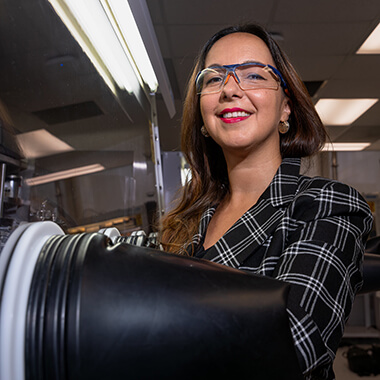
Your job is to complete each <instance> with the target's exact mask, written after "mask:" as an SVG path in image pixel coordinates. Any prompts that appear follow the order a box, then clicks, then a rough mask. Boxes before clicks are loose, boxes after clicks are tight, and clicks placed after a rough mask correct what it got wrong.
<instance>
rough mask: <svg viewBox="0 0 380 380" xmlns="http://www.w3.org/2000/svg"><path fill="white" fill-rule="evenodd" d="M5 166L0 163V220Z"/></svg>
mask: <svg viewBox="0 0 380 380" xmlns="http://www.w3.org/2000/svg"><path fill="white" fill-rule="evenodd" d="M6 169H7V165H6V164H4V163H2V164H1V173H0V218H2V217H3V216H4V215H3V213H4V187H5V175H6V171H7V170H6Z"/></svg>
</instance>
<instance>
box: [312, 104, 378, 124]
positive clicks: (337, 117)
mask: <svg viewBox="0 0 380 380" xmlns="http://www.w3.org/2000/svg"><path fill="white" fill-rule="evenodd" d="M378 100H379V99H320V100H319V101H318V102H317V104H316V106H315V108H316V109H317V112H318V114H319V116H320V118H321V120H322V122H323V123H324V124H326V125H350V124H352V123H353V122H354V121H355V120H356V119H358V118H359V117H360V116H361V115H363V114H364V113H365V112H366V111H367V110H368V109H369V108H371V107H372V106H373V105H374V104H375V103H376V102H377V101H378Z"/></svg>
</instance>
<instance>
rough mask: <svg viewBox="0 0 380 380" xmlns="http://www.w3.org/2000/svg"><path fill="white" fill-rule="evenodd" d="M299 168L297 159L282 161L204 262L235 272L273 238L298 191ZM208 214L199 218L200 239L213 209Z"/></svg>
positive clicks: (205, 257) (208, 253)
mask: <svg viewBox="0 0 380 380" xmlns="http://www.w3.org/2000/svg"><path fill="white" fill-rule="evenodd" d="M299 168H300V159H284V160H283V162H282V164H281V165H280V167H279V169H278V171H277V173H276V175H275V176H274V178H273V180H272V182H271V183H270V185H269V186H268V188H267V189H266V190H265V191H264V193H263V194H262V195H261V197H260V198H259V200H258V201H257V203H256V204H255V205H253V206H252V207H251V208H250V209H249V210H248V211H247V212H246V213H245V214H244V215H243V216H242V217H241V218H240V219H239V220H238V221H237V222H236V223H235V224H234V225H233V226H232V227H231V228H230V229H229V230H228V231H227V232H226V234H225V235H224V236H223V237H222V238H221V239H220V240H219V241H218V242H217V243H216V244H215V245H214V246H213V247H211V248H210V249H208V250H207V252H206V254H205V256H204V259H207V260H211V261H214V262H217V263H220V264H223V265H228V266H231V267H234V268H236V267H239V266H241V265H242V264H243V262H244V261H245V260H246V259H247V258H248V256H250V255H252V254H253V253H254V252H255V251H256V250H257V249H258V248H259V247H260V246H261V245H262V244H263V243H264V242H265V241H266V240H267V239H268V238H269V237H270V236H271V235H272V234H273V232H274V230H275V229H276V227H277V225H278V224H279V222H280V220H281V219H282V217H283V215H284V213H285V210H286V206H287V205H288V204H289V203H290V202H291V201H292V200H293V198H294V196H295V193H296V191H297V181H298V176H299ZM209 210H212V211H211V212H210V211H209V212H206V213H205V214H204V218H203V217H202V221H201V224H200V231H199V232H200V236H201V237H202V236H204V234H205V231H206V229H207V225H208V223H209V221H210V219H211V217H212V215H213V214H214V212H215V209H209ZM201 237H200V239H201ZM199 241H201V240H199Z"/></svg>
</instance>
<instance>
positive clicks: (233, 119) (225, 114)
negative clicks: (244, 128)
mask: <svg viewBox="0 0 380 380" xmlns="http://www.w3.org/2000/svg"><path fill="white" fill-rule="evenodd" d="M250 116H251V113H250V112H248V111H246V110H243V109H242V108H237V107H234V108H226V109H224V110H223V111H222V112H221V113H220V114H219V117H220V119H221V120H222V121H223V122H224V123H238V122H239V121H242V120H245V119H248V118H249V117H250Z"/></svg>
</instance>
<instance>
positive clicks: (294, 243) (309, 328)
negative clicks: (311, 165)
mask: <svg viewBox="0 0 380 380" xmlns="http://www.w3.org/2000/svg"><path fill="white" fill-rule="evenodd" d="M300 163H301V160H300V159H284V160H283V162H282V164H281V166H280V167H279V169H278V171H277V173H276V175H275V176H274V178H273V180H272V182H271V184H270V185H269V186H268V188H267V189H266V190H265V192H264V193H263V194H262V196H261V197H260V198H259V200H258V201H257V203H256V204H255V205H254V206H252V207H251V208H250V209H249V210H248V211H247V212H246V213H245V214H244V215H243V216H242V217H241V218H240V219H239V220H238V221H237V222H236V223H235V224H234V225H233V226H232V227H231V228H230V229H229V230H228V231H227V232H226V233H225V235H224V236H223V237H222V238H221V239H220V240H219V241H218V242H217V243H216V244H215V245H214V246H212V247H210V248H209V249H207V250H206V251H205V252H204V255H203V258H204V259H207V260H211V261H213V262H216V263H220V264H224V265H227V266H231V267H233V268H238V269H243V270H245V271H249V272H252V273H256V274H260V275H264V276H269V277H273V278H276V279H278V280H282V281H286V282H288V283H291V284H292V286H291V289H290V292H289V298H288V314H289V321H290V327H291V332H292V335H293V339H294V342H295V347H296V352H297V355H298V359H299V361H300V364H301V368H302V370H303V373H304V375H305V378H309V379H312V378H318V379H331V378H332V379H333V378H334V373H333V371H332V362H333V360H334V357H335V352H336V350H337V348H338V345H339V342H340V340H341V338H342V335H343V330H344V325H345V322H346V321H347V319H348V316H349V313H350V311H351V306H352V303H353V300H354V296H355V294H356V292H357V291H358V290H359V289H360V287H361V285H362V275H361V268H362V260H363V251H364V244H365V240H366V238H367V236H368V234H369V232H370V231H371V228H372V214H371V211H370V209H369V207H368V205H367V203H366V202H365V200H364V199H363V198H362V197H361V196H360V195H359V194H358V192H357V191H356V190H354V189H353V188H351V187H349V186H347V185H344V184H342V183H339V182H337V181H333V180H328V179H324V178H319V177H317V178H309V177H306V176H302V175H300V174H299V170H300ZM215 209H216V206H214V207H210V208H209V209H208V210H206V211H205V212H204V214H203V216H202V217H201V220H200V224H199V232H198V234H196V235H195V236H194V237H193V239H192V243H193V244H194V245H195V247H196V253H195V255H197V250H198V252H199V249H200V248H201V247H202V244H203V240H204V236H205V233H206V229H207V226H208V224H209V222H210V220H211V218H212V216H213V214H214V212H215ZM197 256H199V255H197Z"/></svg>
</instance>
